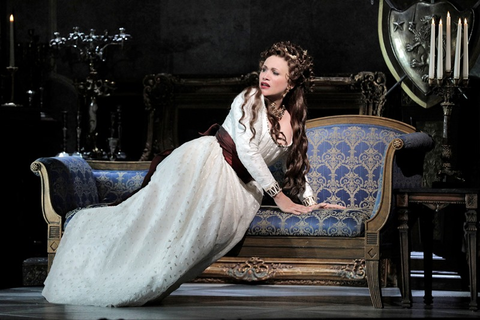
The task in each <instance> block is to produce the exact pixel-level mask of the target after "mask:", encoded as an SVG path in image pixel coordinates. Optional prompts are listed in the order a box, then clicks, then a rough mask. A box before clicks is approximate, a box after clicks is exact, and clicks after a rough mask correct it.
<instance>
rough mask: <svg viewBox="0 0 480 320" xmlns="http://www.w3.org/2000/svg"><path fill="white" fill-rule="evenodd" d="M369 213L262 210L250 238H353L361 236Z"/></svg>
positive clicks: (255, 221)
mask: <svg viewBox="0 0 480 320" xmlns="http://www.w3.org/2000/svg"><path fill="white" fill-rule="evenodd" d="M370 213H371V209H367V210H365V209H345V210H325V209H322V210H315V211H312V212H311V213H308V214H302V215H294V214H288V213H284V212H282V211H280V210H279V209H278V208H277V207H273V206H262V207H261V208H260V210H259V211H258V212H257V214H256V215H255V218H254V219H253V221H252V223H251V224H250V226H249V228H248V230H247V235H251V236H267V235H271V236H330V237H357V236H362V235H363V234H364V232H365V221H366V220H367V219H368V218H369V216H370Z"/></svg>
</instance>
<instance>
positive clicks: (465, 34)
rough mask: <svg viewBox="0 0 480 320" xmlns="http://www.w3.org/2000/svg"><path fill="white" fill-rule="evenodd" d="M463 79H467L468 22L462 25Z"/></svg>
mask: <svg viewBox="0 0 480 320" xmlns="http://www.w3.org/2000/svg"><path fill="white" fill-rule="evenodd" d="M462 75H463V79H468V22H467V19H465V23H464V25H463V72H462Z"/></svg>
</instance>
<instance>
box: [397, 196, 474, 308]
mask: <svg viewBox="0 0 480 320" xmlns="http://www.w3.org/2000/svg"><path fill="white" fill-rule="evenodd" d="M479 190H480V189H464V188H458V189H457V188H442V189H440V188H439V189H437V188H433V189H431V188H417V189H397V190H395V191H394V192H395V198H396V208H397V217H398V223H399V224H398V231H399V236H400V261H401V272H402V280H401V281H402V282H401V288H400V290H401V293H402V306H404V307H411V306H412V292H411V287H410V249H409V227H408V222H409V220H408V219H409V212H410V211H411V208H410V207H409V206H410V205H411V204H421V205H422V207H425V208H428V210H436V211H439V210H441V209H443V208H445V207H446V206H448V205H451V204H456V205H462V206H464V207H465V212H464V214H465V223H464V235H465V240H466V244H467V262H468V269H469V277H470V279H469V280H470V303H469V308H470V310H477V308H478V306H477V295H478V289H477V221H478V220H477V219H478V217H477V209H478V194H479ZM429 216H430V215H428V214H420V215H419V218H420V220H421V224H420V225H421V228H422V231H421V233H422V242H423V246H424V255H423V259H424V286H425V287H424V289H425V295H424V302H425V304H427V305H430V304H432V302H433V297H432V253H433V248H432V247H433V233H432V221H431V219H430V220H429V219H428V217H429ZM422 220H423V221H422Z"/></svg>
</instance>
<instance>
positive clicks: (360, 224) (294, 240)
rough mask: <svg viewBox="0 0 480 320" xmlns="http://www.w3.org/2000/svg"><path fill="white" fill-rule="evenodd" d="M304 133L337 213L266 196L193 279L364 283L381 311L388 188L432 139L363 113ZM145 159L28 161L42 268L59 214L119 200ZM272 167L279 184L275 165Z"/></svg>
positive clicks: (413, 172) (415, 168)
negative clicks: (230, 245) (42, 236)
mask: <svg viewBox="0 0 480 320" xmlns="http://www.w3.org/2000/svg"><path fill="white" fill-rule="evenodd" d="M307 137H308V141H309V147H308V157H309V161H310V164H311V170H310V172H309V174H308V177H309V180H310V183H311V185H312V187H313V189H314V191H315V192H316V194H317V198H318V200H319V201H326V202H329V203H335V204H341V205H344V206H345V207H346V209H344V210H318V211H314V212H312V213H310V214H305V215H300V216H297V215H291V214H285V213H283V212H281V211H280V210H279V209H278V208H277V207H275V206H274V205H272V202H270V203H269V201H268V197H267V198H266V199H265V203H264V205H262V207H261V209H260V210H259V211H258V213H257V214H256V216H255V218H254V219H253V221H252V222H251V224H250V227H249V228H248V230H247V232H246V234H245V237H244V239H243V240H242V241H241V242H240V243H239V244H238V245H237V246H236V247H235V248H234V249H233V250H232V251H231V252H229V253H228V254H227V255H226V256H225V257H222V258H221V259H219V260H218V261H217V262H215V263H214V264H212V265H211V266H210V267H208V268H207V269H206V270H205V271H204V272H203V273H202V274H201V275H200V276H199V277H198V278H197V279H196V280H195V281H197V282H243V283H267V284H310V285H317V284H322V285H350V286H368V288H369V291H370V295H371V300H372V305H373V306H374V307H375V308H382V307H383V302H382V296H381V288H382V287H383V286H385V285H386V284H385V281H383V283H382V277H383V276H384V275H385V274H388V272H387V271H386V270H385V265H382V263H384V262H385V261H387V258H390V257H395V252H396V250H395V245H394V243H395V240H396V238H395V230H396V222H395V217H394V211H393V206H394V203H393V201H392V188H394V187H395V188H399V187H418V186H420V185H421V182H422V177H421V170H422V164H423V156H424V154H425V152H427V151H429V150H430V149H431V148H432V146H433V140H432V139H431V137H430V136H429V135H427V134H426V133H422V132H416V130H415V128H414V127H412V126H410V125H408V124H405V123H402V122H400V121H397V120H393V119H389V118H385V117H379V116H372V115H342V116H328V117H321V118H316V119H310V120H308V122H307ZM149 165H150V162H149V161H138V162H137V161H134V162H124V163H122V162H116V161H87V160H84V159H82V158H80V157H44V158H39V159H37V160H36V161H34V162H33V163H32V165H31V170H32V171H33V172H34V173H35V174H37V175H38V176H39V177H40V178H41V183H42V192H41V193H42V194H41V197H42V210H43V215H44V218H45V221H46V222H47V226H48V247H47V251H48V264H49V266H50V265H51V263H52V261H53V259H54V256H55V250H56V248H57V247H58V244H59V242H60V241H61V236H62V232H63V225H62V224H63V223H64V222H65V220H66V215H67V214H68V213H69V212H71V211H72V210H75V209H76V208H79V207H86V206H92V205H105V204H107V203H112V202H115V201H117V200H118V199H122V198H125V197H126V196H128V195H129V194H130V193H132V192H134V191H135V190H136V189H138V188H139V187H140V186H141V184H142V182H143V178H144V177H145V175H146V173H147V170H148V167H149ZM271 170H272V173H273V174H274V176H275V177H277V178H278V179H279V181H280V183H281V174H279V170H280V169H279V165H278V164H277V165H273V166H272V167H271ZM382 266H383V267H382Z"/></svg>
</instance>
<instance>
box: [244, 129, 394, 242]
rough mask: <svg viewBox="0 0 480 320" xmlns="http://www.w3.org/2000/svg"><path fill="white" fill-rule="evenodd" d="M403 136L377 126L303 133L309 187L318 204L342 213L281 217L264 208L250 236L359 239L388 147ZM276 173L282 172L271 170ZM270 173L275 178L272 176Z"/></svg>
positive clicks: (371, 208)
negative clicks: (331, 205) (308, 166)
mask: <svg viewBox="0 0 480 320" xmlns="http://www.w3.org/2000/svg"><path fill="white" fill-rule="evenodd" d="M401 134H402V132H399V131H396V130H394V129H391V128H385V127H381V126H372V125H371V124H369V125H361V124H345V125H338V124H336V125H332V126H323V127H316V128H311V129H308V130H307V137H308V141H309V145H308V156H309V160H310V166H311V169H310V172H309V174H308V178H309V181H310V185H311V187H312V188H313V190H314V192H316V194H317V199H318V202H328V203H333V204H341V205H343V206H345V207H346V208H347V209H345V210H318V211H314V212H312V213H310V214H306V215H300V216H296V215H291V214H285V213H283V212H281V211H280V210H278V209H276V208H275V207H265V206H264V207H262V208H261V209H260V211H259V212H258V213H257V215H256V216H255V219H254V220H253V221H252V223H251V225H250V227H249V229H248V231H247V234H248V235H286V236H339V237H357V236H363V234H364V231H365V227H364V225H365V221H366V220H367V219H369V218H370V217H372V216H373V215H375V213H376V212H377V207H378V204H379V201H378V199H379V198H380V192H381V185H382V182H383V163H384V157H385V152H386V149H387V147H388V145H389V143H390V142H391V141H392V140H393V139H394V138H396V137H398V136H400V135H401ZM271 169H272V170H273V171H274V172H276V173H277V175H278V170H280V169H281V168H280V167H279V166H278V165H276V166H272V168H271ZM276 173H274V175H275V174H276Z"/></svg>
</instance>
